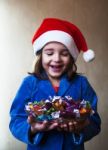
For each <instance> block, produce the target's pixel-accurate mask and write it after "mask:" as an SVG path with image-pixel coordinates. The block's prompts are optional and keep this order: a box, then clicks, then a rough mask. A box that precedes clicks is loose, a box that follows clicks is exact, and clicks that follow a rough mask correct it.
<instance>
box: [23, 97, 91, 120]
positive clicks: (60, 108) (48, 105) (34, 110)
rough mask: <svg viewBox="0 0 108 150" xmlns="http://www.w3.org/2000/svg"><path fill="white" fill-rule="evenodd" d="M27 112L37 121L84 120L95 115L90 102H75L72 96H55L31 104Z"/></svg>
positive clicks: (27, 107) (27, 105) (26, 106)
mask: <svg viewBox="0 0 108 150" xmlns="http://www.w3.org/2000/svg"><path fill="white" fill-rule="evenodd" d="M25 110H26V112H27V114H28V115H33V116H34V117H35V119H36V120H37V121H44V120H48V121H54V120H58V121H60V122H61V121H62V120H71V119H78V120H82V119H86V118H87V117H88V116H90V115H92V114H93V113H94V111H93V110H92V107H91V104H90V102H89V101H86V100H82V101H81V100H77V101H75V100H73V99H72V97H70V96H65V97H60V96H54V97H50V98H49V99H47V100H41V101H39V102H38V101H34V102H29V103H28V104H26V105H25Z"/></svg>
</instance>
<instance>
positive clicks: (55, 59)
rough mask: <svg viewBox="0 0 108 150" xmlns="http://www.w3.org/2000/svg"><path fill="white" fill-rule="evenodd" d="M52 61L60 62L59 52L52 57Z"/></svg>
mask: <svg viewBox="0 0 108 150" xmlns="http://www.w3.org/2000/svg"><path fill="white" fill-rule="evenodd" d="M53 61H55V62H60V61H61V57H60V54H58V53H57V54H55V55H54V57H53Z"/></svg>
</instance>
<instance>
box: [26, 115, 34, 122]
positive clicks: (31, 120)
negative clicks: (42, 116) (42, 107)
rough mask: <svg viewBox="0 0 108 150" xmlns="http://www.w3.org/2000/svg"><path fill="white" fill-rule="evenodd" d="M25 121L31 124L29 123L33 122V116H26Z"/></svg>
mask: <svg viewBox="0 0 108 150" xmlns="http://www.w3.org/2000/svg"><path fill="white" fill-rule="evenodd" d="M27 122H28V123H29V124H31V123H33V122H34V117H33V116H31V115H30V116H28V118H27Z"/></svg>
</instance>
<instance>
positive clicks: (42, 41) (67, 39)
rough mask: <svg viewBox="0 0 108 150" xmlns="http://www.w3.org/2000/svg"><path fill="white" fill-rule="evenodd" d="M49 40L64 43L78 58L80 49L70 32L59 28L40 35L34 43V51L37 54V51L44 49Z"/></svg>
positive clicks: (74, 56)
mask: <svg viewBox="0 0 108 150" xmlns="http://www.w3.org/2000/svg"><path fill="white" fill-rule="evenodd" d="M49 42H60V43H62V44H64V45H65V46H66V47H67V49H68V50H69V52H70V53H71V55H72V56H73V58H74V60H76V59H77V57H78V54H79V51H78V48H77V46H76V44H75V42H74V39H73V38H72V36H70V35H69V34H68V33H66V32H64V31H59V30H51V31H47V32H45V33H43V34H42V35H41V36H39V37H38V38H37V39H36V40H35V41H34V43H33V48H34V53H35V54H36V53H37V51H39V50H40V49H42V48H43V46H45V45H46V44H47V43H49Z"/></svg>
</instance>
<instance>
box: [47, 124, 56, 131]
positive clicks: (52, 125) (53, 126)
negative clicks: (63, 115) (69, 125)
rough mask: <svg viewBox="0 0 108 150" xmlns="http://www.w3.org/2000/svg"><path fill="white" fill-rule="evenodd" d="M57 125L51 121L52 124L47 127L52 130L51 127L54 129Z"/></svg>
mask: <svg viewBox="0 0 108 150" xmlns="http://www.w3.org/2000/svg"><path fill="white" fill-rule="evenodd" d="M57 126H58V123H57V122H56V123H53V124H51V125H50V126H49V127H48V130H52V129H54V128H56V127H57Z"/></svg>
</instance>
